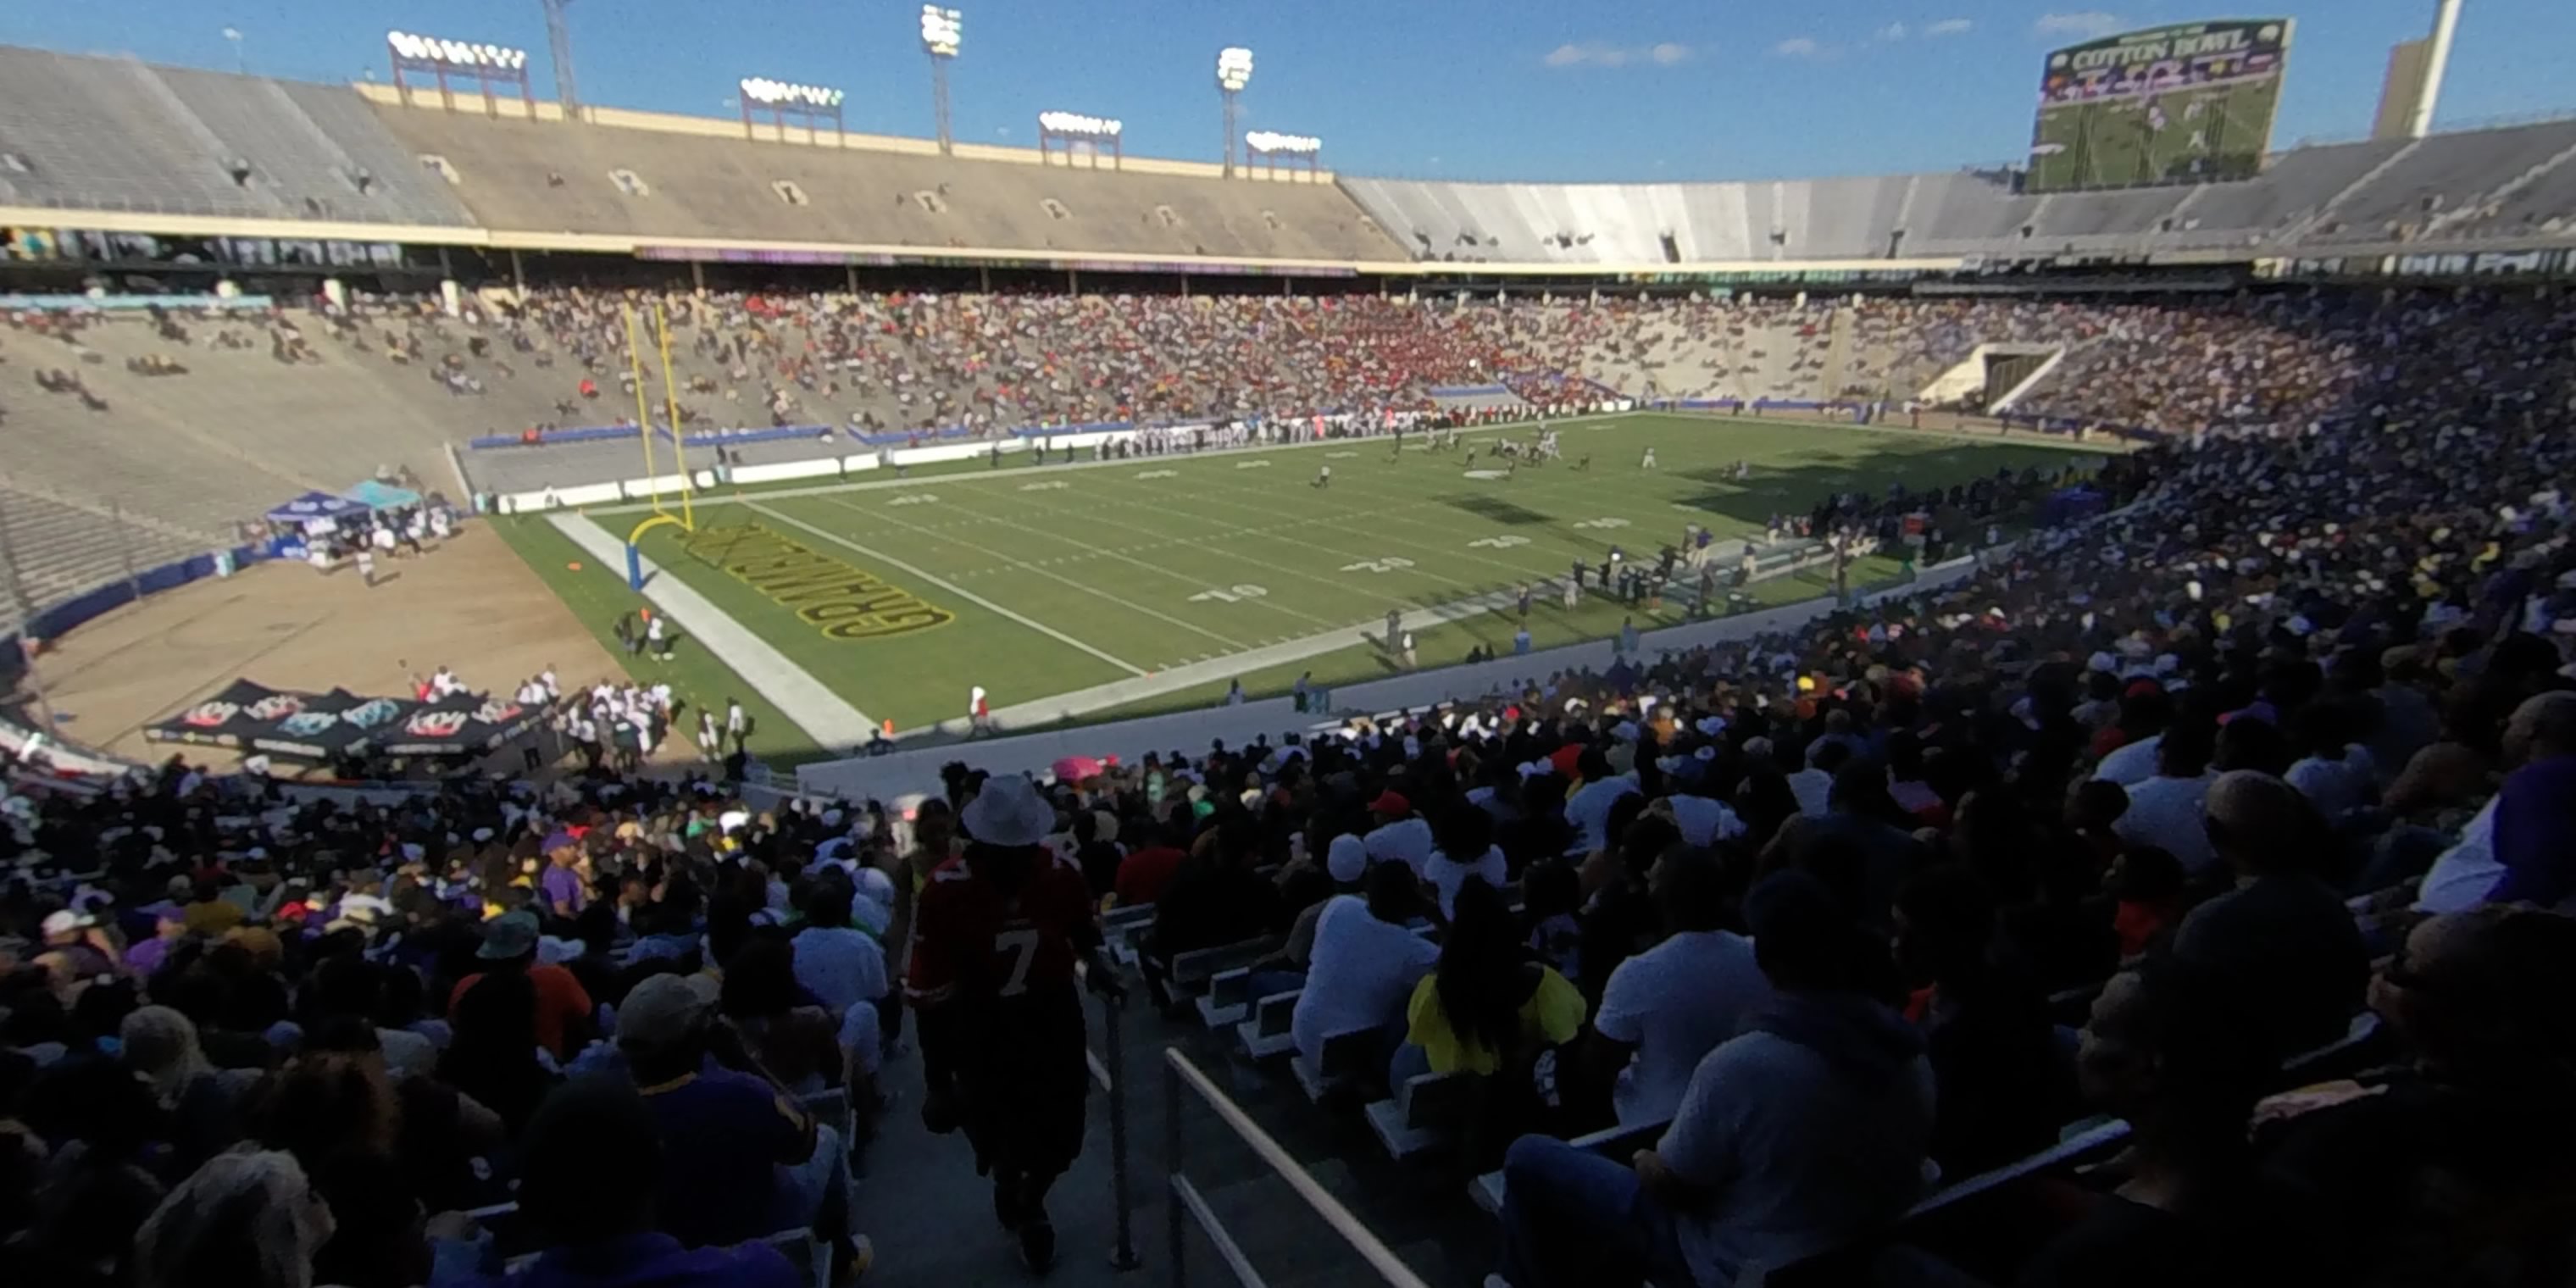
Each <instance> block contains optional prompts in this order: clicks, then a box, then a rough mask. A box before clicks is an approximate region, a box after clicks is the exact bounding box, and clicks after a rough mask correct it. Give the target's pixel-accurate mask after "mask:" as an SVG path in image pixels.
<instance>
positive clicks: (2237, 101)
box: [2025, 18, 2292, 192]
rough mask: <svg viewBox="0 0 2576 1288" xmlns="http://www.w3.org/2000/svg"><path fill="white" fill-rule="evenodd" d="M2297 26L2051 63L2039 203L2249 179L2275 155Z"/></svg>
mask: <svg viewBox="0 0 2576 1288" xmlns="http://www.w3.org/2000/svg"><path fill="white" fill-rule="evenodd" d="M2291 26H2292V24H2291V21H2290V20H2289V19H2287V18H2243V19H2229V20H2225V21H2214V22H2194V23H2178V24H2175V25H2172V26H2166V27H2154V28H2149V29H2147V30H2144V31H2133V32H2128V33H2126V34H2123V35H2117V36H2107V37H2104V38H2103V39H2100V40H2095V41H2089V42H2087V43H2085V44H2081V45H2071V46H2068V47H2066V48H2064V49H2059V50H2056V51H2053V52H2051V53H2050V54H2049V55H2048V59H2047V66H2046V68H2045V70H2044V72H2043V74H2042V78H2041V82H2040V91H2039V120H2038V123H2037V125H2036V126H2035V127H2034V129H2033V130H2032V133H2031V158H2030V174H2029V178H2028V180H2027V183H2026V185H2025V186H2026V187H2027V189H2028V190H2030V191H2033V192H2048V191H2058V190H2063V189H2068V188H2100V187H2125V186H2130V185H2134V184H2143V183H2168V182H2190V181H2196V180H2204V179H2227V178H2241V177H2245V176H2248V175H2251V174H2253V173H2254V171H2255V170H2256V169H2257V168H2258V167H2259V166H2260V165H2261V163H2262V158H2263V155H2264V154H2265V153H2266V152H2267V151H2269V150H2270V147H2271V138H2272V116H2273V112H2274V110H2275V109H2276V108H2277V107H2278V106H2279V103H2280V88H2281V73H2282V71H2283V70H2284V68H2285V67H2286V66H2287V65H2288V59H2289V47H2290V32H2291Z"/></svg>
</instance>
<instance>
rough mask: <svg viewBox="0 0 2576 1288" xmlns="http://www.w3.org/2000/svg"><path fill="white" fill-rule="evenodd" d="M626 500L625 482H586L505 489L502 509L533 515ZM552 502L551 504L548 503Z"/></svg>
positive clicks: (505, 512) (505, 511)
mask: <svg viewBox="0 0 2576 1288" xmlns="http://www.w3.org/2000/svg"><path fill="white" fill-rule="evenodd" d="M625 499H626V485H625V484H624V483H583V484H580V485H578V486H575V487H560V488H552V489H546V490H540V491H535V492H504V493H502V494H501V497H500V501H499V508H500V511H501V513H503V514H520V513H528V514H534V513H537V512H539V511H542V510H549V509H556V508H560V507H564V506H584V505H605V504H607V503H609V502H611V501H623V500H625ZM549 502H551V504H549Z"/></svg>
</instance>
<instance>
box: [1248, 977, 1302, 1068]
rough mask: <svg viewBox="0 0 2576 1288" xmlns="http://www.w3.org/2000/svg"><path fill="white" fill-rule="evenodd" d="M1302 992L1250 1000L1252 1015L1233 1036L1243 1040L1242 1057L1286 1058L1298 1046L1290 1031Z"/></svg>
mask: <svg viewBox="0 0 2576 1288" xmlns="http://www.w3.org/2000/svg"><path fill="white" fill-rule="evenodd" d="M1302 996H1304V994H1303V993H1302V992H1294V993H1273V994H1271V995H1270V996H1268V997H1261V998H1255V999H1253V1003H1252V1014H1251V1015H1250V1016H1249V1017H1248V1018H1246V1019H1244V1020H1242V1021H1241V1022H1239V1023H1237V1024H1236V1025H1235V1026H1234V1031H1235V1035H1236V1036H1237V1037H1239V1038H1241V1039H1242V1040H1243V1050H1244V1053H1245V1054H1247V1055H1249V1056H1251V1057H1252V1058H1253V1059H1255V1060H1267V1059H1270V1058H1272V1057H1274V1056H1280V1055H1285V1054H1287V1053H1288V1052H1289V1051H1291V1050H1293V1049H1294V1048H1295V1047H1296V1045H1297V1038H1296V1036H1295V1034H1294V1033H1292V1032H1291V1031H1290V1030H1291V1029H1292V1028H1293V1027H1294V1025H1295V1023H1296V1018H1297V999H1298V998H1300V997H1302Z"/></svg>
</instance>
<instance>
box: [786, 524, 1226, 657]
mask: <svg viewBox="0 0 2576 1288" xmlns="http://www.w3.org/2000/svg"><path fill="white" fill-rule="evenodd" d="M824 500H825V501H826V502H827V503H829V504H832V505H836V506H839V507H841V508H843V509H845V510H854V509H857V508H858V507H856V506H853V505H851V504H850V503H849V502H847V501H843V500H840V499H838V498H836V497H825V498H824ZM999 522H1001V523H1002V524H1003V526H1005V527H1012V528H1019V529H1020V531H1022V532H1026V533H1029V534H1031V535H1033V536H1038V537H1044V538H1045V539H1047V540H1049V541H1056V540H1061V538H1059V537H1057V536H1056V535H1055V534H1053V533H1049V532H1045V531H1042V530H1040V529H1037V528H1029V527H1023V526H1021V525H1020V524H1016V523H1012V522H1010V521H1009V520H1007V519H1005V520H1000V521H999ZM947 542H948V544H950V545H953V546H962V547H964V548H966V549H968V550H972V551H974V552H976V553H977V554H982V555H990V556H992V557H993V558H995V559H999V560H1001V561H1002V562H1004V563H1006V564H1016V565H1018V566H1019V567H1021V568H1024V569H1027V570H1028V571H1030V572H1033V573H1036V574H1037V575H1039V576H1041V577H1044V578H1047V579H1048V580H1050V581H1058V582H1062V583H1064V584H1065V585H1067V586H1071V587H1073V588H1074V589H1075V590H1078V591H1081V592H1082V593H1084V594H1086V595H1090V596H1092V597H1093V598H1095V599H1105V600H1108V601H1109V602H1110V603H1113V604H1117V605H1119V606H1120V607H1123V608H1126V609H1128V610H1130V611H1132V612H1138V613H1143V614H1144V615H1145V616H1147V617H1151V618H1153V619H1155V620H1156V621H1161V622H1168V623H1170V624H1171V625H1174V626H1178V627H1180V628H1181V629H1182V630H1185V631H1189V632H1191V633H1192V634H1196V635H1204V636H1206V637H1208V638H1209V639H1212V640H1215V641H1216V642H1217V643H1219V644H1223V645H1225V646H1227V647H1229V648H1238V649H1239V648H1242V647H1244V644H1243V641H1241V640H1237V639H1231V638H1229V637H1227V636H1223V635H1219V634H1217V633H1216V632H1215V631H1212V630H1209V629H1207V628H1206V627H1204V626H1200V625H1197V624H1196V623H1193V622H1189V621H1185V620H1183V619H1181V618H1178V617H1174V616H1172V615H1171V614H1169V613H1163V612H1157V611H1155V610H1153V609H1151V608H1147V607H1146V606H1145V605H1143V604H1140V603H1137V602H1136V601H1135V600H1132V599H1129V598H1127V597H1126V596H1124V595H1113V594H1111V593H1109V592H1108V591H1105V590H1102V589H1101V588H1099V587H1098V586H1093V585H1089V584H1086V583H1084V582H1079V581H1075V580H1074V579H1073V578H1071V577H1067V576H1063V575H1061V574H1058V573H1052V572H1048V571H1046V570H1045V569H1043V568H1040V567H1039V566H1038V565H1036V564H1033V563H1030V562H1028V561H1027V560H1024V559H1016V558H1013V557H1012V556H1011V555H1010V554H1009V553H1007V552H1005V551H1000V550H995V549H993V548H992V547H990V546H979V545H976V544H975V543H974V542H971V541H961V540H959V539H957V538H955V537H949V538H947ZM1058 562H1061V561H1058ZM1128 562H1130V563H1137V561H1135V560H1129V561H1128ZM1137 566H1138V567H1140V568H1152V567H1153V565H1152V564H1147V563H1137ZM1157 571H1160V570H1159V569H1158V570H1157ZM1168 575H1174V576H1177V575H1178V574H1168ZM1184 580H1189V579H1187V578H1184ZM1192 584H1193V585H1195V584H1196V582H1195V581H1193V582H1192Z"/></svg>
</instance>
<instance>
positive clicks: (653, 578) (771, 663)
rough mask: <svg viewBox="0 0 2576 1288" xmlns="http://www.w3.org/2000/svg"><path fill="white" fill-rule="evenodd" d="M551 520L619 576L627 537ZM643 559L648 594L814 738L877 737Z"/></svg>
mask: <svg viewBox="0 0 2576 1288" xmlns="http://www.w3.org/2000/svg"><path fill="white" fill-rule="evenodd" d="M546 521H547V522H549V523H552V524H553V525H554V527H555V531H557V532H560V533H562V534H563V535H564V537H565V539H566V540H569V541H571V542H572V543H573V544H574V545H577V546H579V547H581V548H582V551H583V553H585V554H588V555H589V556H590V557H591V558H593V559H595V560H597V561H599V566H600V568H601V569H602V570H603V571H605V572H608V573H609V574H611V575H617V574H619V573H621V572H622V571H623V570H624V569H625V567H626V543H625V542H623V541H620V540H618V539H617V537H616V536H615V535H614V534H612V533H611V532H609V531H608V529H606V528H603V527H601V526H599V525H598V524H596V523H593V522H591V521H590V520H589V519H586V518H583V517H581V516H579V515H574V514H550V515H547V516H546ZM643 565H644V578H645V580H644V597H645V598H646V599H649V600H651V601H653V603H654V604H655V605H656V606H657V607H659V608H660V609H661V610H662V611H663V612H666V613H669V614H670V615H671V616H673V617H675V618H677V619H679V621H680V624H681V626H682V627H683V629H685V630H686V631H687V632H688V633H689V634H690V635H692V636H694V637H696V639H695V642H696V643H697V644H699V645H700V646H702V647H704V648H705V649H706V650H707V652H709V653H711V654H713V655H714V656H715V657H716V658H717V660H719V661H721V662H723V663H724V664H725V665H726V666H729V667H732V668H733V672H734V674H736V675H739V676H741V677H742V682H743V683H745V684H748V685H750V686H751V687H752V688H753V689H755V690H757V691H758V692H759V694H760V696H761V697H763V698H766V699H768V700H769V704H770V705H771V706H774V707H776V708H778V710H779V712H780V714H782V715H785V716H786V717H787V718H788V719H789V720H792V721H794V722H795V723H796V727H797V728H799V729H802V730H804V731H805V735H806V736H807V737H809V738H811V739H813V740H814V745H816V746H818V747H849V748H858V747H864V746H866V745H867V744H868V741H869V740H870V739H871V738H873V737H875V736H876V732H877V726H876V725H875V723H874V722H872V721H870V720H869V719H868V717H867V713H866V712H863V711H861V710H859V709H858V708H857V707H854V706H851V705H850V704H849V703H848V702H846V701H844V700H843V699H842V697H841V695H840V694H837V693H834V692H833V691H832V690H831V689H830V688H828V687H826V686H825V685H824V684H823V682H822V681H820V680H817V679H815V678H814V677H813V675H812V674H810V673H809V672H807V671H806V670H805V668H803V667H801V666H798V665H796V664H795V663H794V662H791V661H789V660H788V659H787V655H786V654H784V653H781V652H779V651H778V649H777V647H776V646H775V645H772V644H771V643H770V642H769V641H767V640H765V639H762V638H761V637H760V636H758V635H755V634H753V633H752V631H751V629H750V628H749V627H747V626H744V625H743V624H742V623H740V622H738V621H735V620H734V619H733V617H732V615H731V614H728V613H726V612H725V611H724V610H723V609H720V608H718V607H716V606H715V603H714V601H712V600H710V599H708V598H707V597H706V596H705V595H702V594H699V593H698V590H697V588H696V587H694V586H691V585H689V584H688V583H687V582H686V581H683V580H681V579H680V578H679V577H678V576H676V575H667V576H666V575H664V571H663V569H662V566H661V565H659V564H657V563H655V562H653V561H652V560H651V559H645V560H644V561H643Z"/></svg>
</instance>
